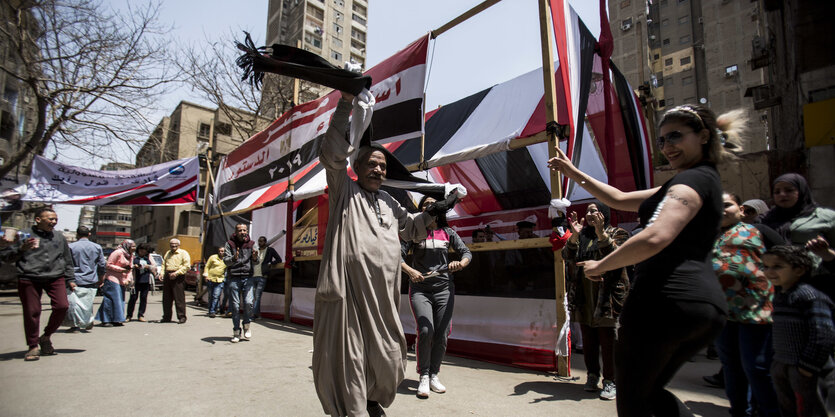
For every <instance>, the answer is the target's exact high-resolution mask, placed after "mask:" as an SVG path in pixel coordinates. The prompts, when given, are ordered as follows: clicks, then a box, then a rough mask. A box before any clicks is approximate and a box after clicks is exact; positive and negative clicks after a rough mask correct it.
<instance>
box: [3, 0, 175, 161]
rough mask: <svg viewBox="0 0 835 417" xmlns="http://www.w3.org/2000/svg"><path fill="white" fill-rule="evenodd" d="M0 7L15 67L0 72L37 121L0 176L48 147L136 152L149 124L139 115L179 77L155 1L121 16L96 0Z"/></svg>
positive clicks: (40, 0)
mask: <svg viewBox="0 0 835 417" xmlns="http://www.w3.org/2000/svg"><path fill="white" fill-rule="evenodd" d="M2 3H3V4H2V6H0V14H2V16H0V17H2V18H3V22H7V23H0V34H2V36H3V37H4V38H8V41H7V42H8V43H9V45H10V48H9V49H10V54H13V55H14V62H15V63H16V64H17V65H14V66H11V65H10V66H6V65H4V66H2V68H0V69H2V70H3V72H5V73H6V74H8V75H9V76H10V77H11V78H13V79H16V80H18V81H19V82H20V84H21V87H22V88H25V90H27V91H26V93H25V94H27V95H28V96H31V97H32V98H34V103H35V107H36V108H37V120H36V121H35V126H34V128H32V129H31V134H29V136H28V137H23V138H20V144H21V146H19V147H18V149H14V150H13V155H11V156H10V157H9V158H8V160H7V161H6V163H5V164H4V165H2V166H0V177H2V176H4V175H5V174H6V173H8V172H10V171H11V170H12V169H14V168H15V167H17V166H18V165H19V164H21V163H25V162H26V161H28V160H29V159H30V158H31V156H32V155H33V154H43V152H44V150H45V149H46V147H47V146H48V145H50V144H52V145H53V146H55V147H56V149H61V150H66V149H68V148H76V149H79V150H81V151H82V152H85V153H87V154H88V155H91V156H96V157H98V158H102V157H104V158H107V157H108V156H110V157H111V158H110V159H115V158H116V157H117V155H115V153H116V152H118V150H120V149H124V147H125V146H127V148H128V149H131V150H135V149H137V148H138V146H140V145H141V143H143V142H144V141H145V139H146V138H147V137H148V134H149V133H150V131H151V129H152V128H154V127H155V126H154V125H153V124H152V123H151V122H150V121H149V120H147V118H146V117H145V115H146V114H149V113H152V112H153V110H155V106H156V103H157V102H158V100H159V98H160V97H161V95H162V94H165V93H166V92H167V87H169V86H170V85H171V84H172V83H176V82H179V81H180V80H181V78H182V77H181V74H180V72H179V70H178V68H177V67H176V66H174V65H172V64H171V62H172V60H171V59H170V54H169V51H168V40H167V39H166V36H165V35H166V34H168V33H169V32H170V29H169V28H167V27H163V26H161V25H160V24H159V23H158V20H159V9H160V5H159V3H151V4H147V5H143V6H141V7H139V8H131V9H129V10H128V11H127V12H124V13H119V12H116V11H113V10H111V9H110V8H108V7H105V6H104V5H103V4H102V2H100V1H99V0H30V1H21V2H2ZM12 3H14V4H12ZM108 154H110V155H108Z"/></svg>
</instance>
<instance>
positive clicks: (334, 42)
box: [331, 36, 342, 48]
mask: <svg viewBox="0 0 835 417" xmlns="http://www.w3.org/2000/svg"><path fill="white" fill-rule="evenodd" d="M331 44H332V45H333V46H336V47H338V48H341V47H342V39H339V38H337V37H336V36H331Z"/></svg>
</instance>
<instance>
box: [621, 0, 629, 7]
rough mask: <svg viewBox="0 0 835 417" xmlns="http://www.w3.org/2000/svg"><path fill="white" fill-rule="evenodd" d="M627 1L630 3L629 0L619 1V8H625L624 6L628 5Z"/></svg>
mask: <svg viewBox="0 0 835 417" xmlns="http://www.w3.org/2000/svg"><path fill="white" fill-rule="evenodd" d="M629 3H630V2H629V0H623V1H622V2H620V8H621V9H625V8H627V7H629Z"/></svg>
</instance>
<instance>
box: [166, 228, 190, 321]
mask: <svg viewBox="0 0 835 417" xmlns="http://www.w3.org/2000/svg"><path fill="white" fill-rule="evenodd" d="M168 245H169V247H170V248H171V250H169V251H167V252H165V256H163V257H162V259H163V270H164V271H165V273H164V274H163V279H162V320H160V323H170V322H171V303H172V302H173V303H175V304H176V306H177V322H178V323H180V324H183V323H185V322H186V290H185V280H186V272H188V268H189V267H190V266H191V257H190V256H189V254H188V252H186V251H185V250H184V249H180V239H177V238H174V239H171V240H170V241H169V242H168Z"/></svg>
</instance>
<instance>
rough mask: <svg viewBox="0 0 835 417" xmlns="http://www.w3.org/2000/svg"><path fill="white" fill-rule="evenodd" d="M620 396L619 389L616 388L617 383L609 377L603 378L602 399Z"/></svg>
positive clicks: (612, 398)
mask: <svg viewBox="0 0 835 417" xmlns="http://www.w3.org/2000/svg"><path fill="white" fill-rule="evenodd" d="M617 396H618V390H617V388H615V383H614V382H613V381H609V380H608V379H604V380H603V390H601V391H600V399H601V400H614V399H615V398H617Z"/></svg>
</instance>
